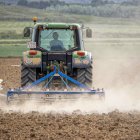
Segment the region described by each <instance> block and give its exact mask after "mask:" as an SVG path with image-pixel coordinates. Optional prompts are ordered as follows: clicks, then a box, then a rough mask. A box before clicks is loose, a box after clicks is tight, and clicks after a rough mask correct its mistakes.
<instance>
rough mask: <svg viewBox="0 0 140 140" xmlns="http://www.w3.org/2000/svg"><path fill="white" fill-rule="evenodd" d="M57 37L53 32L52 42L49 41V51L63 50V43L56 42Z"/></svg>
mask: <svg viewBox="0 0 140 140" xmlns="http://www.w3.org/2000/svg"><path fill="white" fill-rule="evenodd" d="M58 37H59V35H58V33H57V32H54V33H53V40H52V41H50V48H51V50H54V51H55V50H57V51H59V50H60V51H61V50H65V48H64V45H63V42H62V41H60V40H58Z"/></svg>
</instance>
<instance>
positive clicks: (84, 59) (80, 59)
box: [72, 51, 92, 68]
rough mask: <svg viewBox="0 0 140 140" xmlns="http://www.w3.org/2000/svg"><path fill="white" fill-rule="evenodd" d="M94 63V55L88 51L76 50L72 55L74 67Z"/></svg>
mask: <svg viewBox="0 0 140 140" xmlns="http://www.w3.org/2000/svg"><path fill="white" fill-rule="evenodd" d="M91 63H92V56H91V53H90V52H87V51H74V52H73V55H72V67H73V68H88V67H90V65H91Z"/></svg>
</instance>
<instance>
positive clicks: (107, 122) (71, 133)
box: [0, 58, 140, 140]
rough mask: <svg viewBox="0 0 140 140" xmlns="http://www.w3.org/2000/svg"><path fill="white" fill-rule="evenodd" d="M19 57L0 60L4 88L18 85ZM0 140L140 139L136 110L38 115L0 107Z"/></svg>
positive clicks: (0, 74) (139, 123)
mask: <svg viewBox="0 0 140 140" xmlns="http://www.w3.org/2000/svg"><path fill="white" fill-rule="evenodd" d="M19 64H20V59H19V58H5V59H0V79H3V80H4V82H3V87H4V91H2V92H3V93H4V92H5V91H6V90H7V89H8V88H16V87H19V86H20V67H19V66H18V65H19ZM0 139H1V140H9V139H11V140H22V139H40V140H41V139H42V140H45V139H51V140H53V139H67V140H71V139H76V140H81V139H87V140H88V139H94V140H100V139H101V140H102V139H106V140H116V139H117V140H118V139H120V140H140V113H139V112H129V113H120V112H118V111H114V112H111V113H108V114H85V115H82V114H78V113H73V114H53V113H47V114H41V113H38V112H30V113H26V114H24V113H20V112H13V111H11V112H4V111H2V110H0Z"/></svg>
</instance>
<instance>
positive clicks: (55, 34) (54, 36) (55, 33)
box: [53, 32, 58, 40]
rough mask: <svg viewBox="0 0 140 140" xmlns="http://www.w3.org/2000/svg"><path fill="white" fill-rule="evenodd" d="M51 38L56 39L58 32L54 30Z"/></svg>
mask: <svg viewBox="0 0 140 140" xmlns="http://www.w3.org/2000/svg"><path fill="white" fill-rule="evenodd" d="M53 38H54V39H55V40H56V39H58V33H57V32H54V33H53Z"/></svg>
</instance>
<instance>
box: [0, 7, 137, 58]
mask: <svg viewBox="0 0 140 140" xmlns="http://www.w3.org/2000/svg"><path fill="white" fill-rule="evenodd" d="M0 15H1V17H0V56H2V57H4V56H5V57H6V56H21V55H22V51H25V50H26V49H27V48H26V42H27V41H29V39H27V38H24V37H23V35H22V33H23V29H24V27H31V26H33V22H32V21H31V18H32V17H33V16H38V17H39V20H40V21H43V22H47V21H58V22H77V23H85V25H86V26H89V27H91V28H92V30H93V38H92V39H84V40H85V46H86V49H87V50H93V53H94V55H95V56H96V57H98V55H97V54H99V52H100V53H109V52H110V51H108V50H112V49H114V50H115V51H116V53H115V54H111V53H110V54H109V55H107V56H108V57H109V56H110V55H113V56H112V57H115V56H114V55H118V54H119V52H120V51H121V50H122V51H124V53H123V54H124V56H125V55H127V53H128V52H131V51H132V52H134V53H133V55H132V57H133V56H134V54H135V56H138V54H139V52H140V51H139V50H140V49H139V48H140V47H139V46H140V21H139V20H138V19H120V18H105V17H104V18H103V17H94V16H85V15H73V14H69V15H68V14H60V13H52V12H48V11H45V10H37V9H32V8H25V7H17V6H0ZM28 20H29V21H28ZM92 47H94V49H92ZM126 50H127V51H126ZM122 57H123V56H122Z"/></svg>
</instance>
